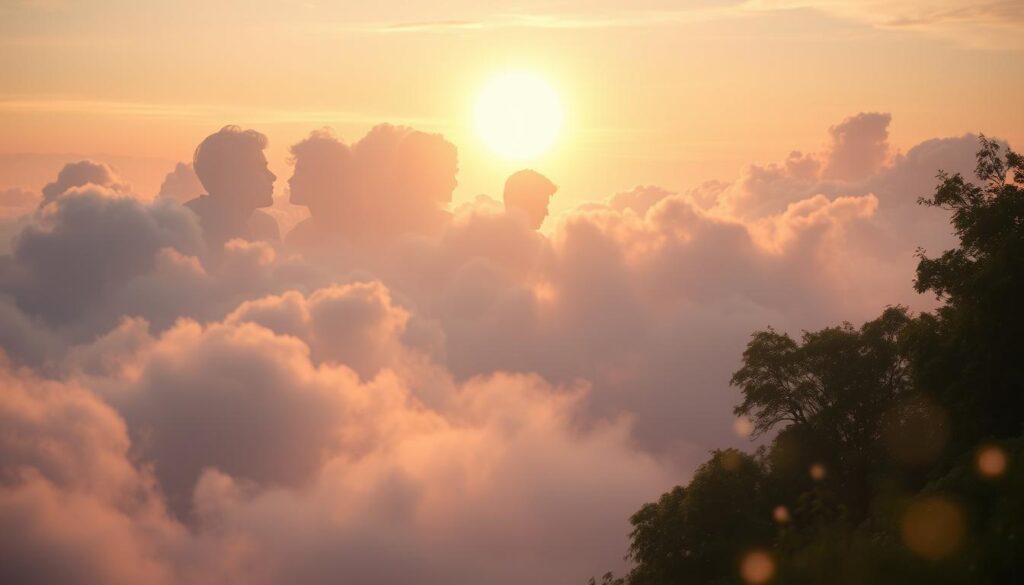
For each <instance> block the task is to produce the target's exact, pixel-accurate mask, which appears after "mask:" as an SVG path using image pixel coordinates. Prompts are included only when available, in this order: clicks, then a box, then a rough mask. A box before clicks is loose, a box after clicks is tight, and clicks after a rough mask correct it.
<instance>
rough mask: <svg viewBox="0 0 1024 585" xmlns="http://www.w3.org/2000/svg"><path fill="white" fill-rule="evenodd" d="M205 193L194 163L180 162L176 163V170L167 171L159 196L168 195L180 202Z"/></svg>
mask: <svg viewBox="0 0 1024 585" xmlns="http://www.w3.org/2000/svg"><path fill="white" fill-rule="evenodd" d="M203 193H204V190H203V184H202V183H201V182H200V181H199V177H198V176H197V175H196V172H195V170H194V169H193V168H192V163H183V162H180V163H178V164H176V165H174V170H173V171H171V172H169V173H167V176H166V177H164V182H163V183H161V184H160V192H159V193H158V194H157V196H158V197H167V198H169V199H173V200H174V201H177V202H179V203H184V202H186V201H189V200H191V199H194V198H196V197H199V196H200V195H202V194H203Z"/></svg>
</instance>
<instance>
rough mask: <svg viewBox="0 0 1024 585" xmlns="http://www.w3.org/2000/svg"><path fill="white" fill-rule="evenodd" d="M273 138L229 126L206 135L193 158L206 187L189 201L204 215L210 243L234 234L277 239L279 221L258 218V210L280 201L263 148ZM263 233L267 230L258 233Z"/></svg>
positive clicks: (214, 245) (216, 245) (220, 243)
mask: <svg viewBox="0 0 1024 585" xmlns="http://www.w3.org/2000/svg"><path fill="white" fill-rule="evenodd" d="M266 146H267V137H266V136H264V135H263V134H260V133H259V132H256V131H255V130H242V129H241V128H239V127H238V126H225V127H223V128H221V129H220V131H218V132H215V133H213V134H211V135H209V136H207V137H206V139H205V140H203V141H202V142H201V143H200V144H199V146H198V147H196V151H195V155H194V156H193V159H192V166H193V168H194V169H195V172H196V176H198V177H199V181H200V182H201V183H202V184H203V188H204V189H206V192H207V195H200V196H199V197H196V198H195V199H192V200H191V201H188V202H186V203H185V206H186V207H188V208H189V209H191V210H192V211H193V212H195V214H196V215H197V216H199V224H200V226H201V227H202V229H203V236H204V237H205V239H206V242H207V245H209V246H210V247H211V248H214V249H217V248H220V247H221V246H223V245H224V243H225V242H226V241H228V240H230V239H232V238H243V239H256V238H257V237H258V238H259V239H271V240H273V239H277V234H276V229H277V225H276V223H274V224H273V226H271V224H270V223H268V222H267V221H266V219H269V220H270V221H272V222H273V218H271V217H269V216H267V217H266V219H264V218H256V219H255V221H253V217H252V216H253V212H254V211H255V210H256V209H258V208H260V207H270V206H271V205H273V204H274V198H273V195H274V180H275V179H276V178H277V177H276V176H274V173H272V172H270V169H269V168H267V157H266V156H264V155H263V149H264V148H266ZM257 232H262V233H257Z"/></svg>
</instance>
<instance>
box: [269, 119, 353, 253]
mask: <svg viewBox="0 0 1024 585" xmlns="http://www.w3.org/2000/svg"><path fill="white" fill-rule="evenodd" d="M290 150H291V155H292V164H293V165H294V167H295V170H294V171H293V172H292V176H291V178H290V179H288V187H289V191H290V193H291V195H290V201H291V203H292V204H293V205H304V206H306V207H308V208H309V214H310V217H309V218H307V219H305V220H303V221H301V222H299V223H298V225H296V226H295V227H294V228H293V229H292V231H291V232H289V233H288V237H287V243H288V245H290V246H296V247H309V246H314V245H316V244H318V243H323V242H326V241H329V240H334V239H336V238H338V237H342V236H343V235H344V234H345V233H346V232H349V235H351V234H350V232H351V229H350V228H351V227H352V226H351V221H346V219H349V220H350V219H351V218H353V217H357V216H358V215H359V214H360V211H361V210H362V208H363V205H362V204H361V203H360V202H359V201H357V200H356V198H355V195H356V194H355V192H354V191H355V186H354V184H353V177H352V174H353V169H352V164H351V162H352V160H351V159H352V154H351V152H350V151H349V148H348V146H346V145H345V144H344V143H343V142H341V141H340V140H338V139H337V138H336V137H335V136H334V134H333V133H332V132H331V130H330V129H327V128H325V129H322V130H316V131H314V132H312V133H311V134H310V135H309V137H308V138H306V139H305V140H303V141H301V142H298V143H296V144H294V145H293V146H292V147H291V149H290Z"/></svg>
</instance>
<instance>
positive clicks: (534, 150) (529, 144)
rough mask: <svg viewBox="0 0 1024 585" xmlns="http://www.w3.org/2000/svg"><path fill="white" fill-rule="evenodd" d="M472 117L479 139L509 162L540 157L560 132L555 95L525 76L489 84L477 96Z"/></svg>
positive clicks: (512, 75) (508, 76)
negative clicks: (474, 118) (508, 159)
mask: <svg viewBox="0 0 1024 585" xmlns="http://www.w3.org/2000/svg"><path fill="white" fill-rule="evenodd" d="M475 114H476V130H477V132H478V133H479V134H480V138H481V139H483V141H484V143H485V144H486V145H487V146H488V147H489V148H490V149H491V150H493V151H494V152H496V153H498V154H500V155H501V156H504V157H506V158H510V159H517V160H523V159H529V158H533V157H536V156H538V155H541V154H543V153H544V152H546V151H547V150H548V149H549V148H551V145H552V144H554V143H555V139H556V138H558V133H559V131H561V129H562V104H561V103H560V102H559V99H558V94H557V93H555V90H554V89H553V88H552V87H551V86H550V85H549V84H548V83H547V82H546V81H544V80H543V79H541V78H540V77H537V76H535V75H531V74H529V73H519V72H517V73H506V74H504V75H502V76H500V77H496V78H494V79H493V80H491V82H490V83H488V84H487V85H486V86H485V87H484V89H483V91H482V92H481V93H480V97H479V99H478V100H477V103H476V112H475Z"/></svg>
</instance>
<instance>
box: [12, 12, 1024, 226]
mask: <svg viewBox="0 0 1024 585" xmlns="http://www.w3.org/2000/svg"><path fill="white" fill-rule="evenodd" d="M0 14H2V16H3V18H2V19H0V22H2V24H0V35H2V40H0V43H2V44H3V46H4V50H3V51H2V52H0V65H2V67H3V69H4V71H6V72H7V74H6V75H5V76H4V79H3V81H2V82H0V129H2V131H0V154H2V155H13V154H24V153H31V154H39V155H45V154H53V153H56V154H67V153H73V154H79V155H94V156H95V155H105V156H108V157H136V158H139V157H141V158H152V159H158V160H159V161H162V162H163V166H167V165H168V164H169V163H171V162H177V161H181V160H188V159H189V158H190V155H191V152H192V150H193V149H194V147H195V145H196V144H197V143H198V142H199V140H201V139H202V137H204V136H205V135H206V134H208V133H210V132H212V131H214V130H216V129H217V128H219V127H220V126H222V125H224V124H226V123H235V124H240V125H242V126H245V127H254V128H258V129H259V130H261V131H262V132H264V133H266V134H267V135H268V136H269V137H270V141H271V148H270V151H269V153H268V156H269V158H270V159H271V164H272V166H273V168H274V169H275V170H278V171H280V172H278V174H279V175H282V176H287V170H288V167H287V147H288V146H289V145H290V144H292V143H294V142H296V141H297V140H298V139H299V138H301V137H302V136H304V135H305V134H306V133H308V132H309V131H310V130H312V129H315V128H318V127H321V126H331V127H333V128H335V130H337V131H338V132H339V133H340V134H341V136H342V137H344V138H346V139H348V140H355V139H356V138H358V137H359V136H361V135H362V134H363V133H365V132H366V130H367V129H369V128H370V127H371V126H373V125H375V124H377V123H380V122H391V123H404V124H411V125H414V126H415V127H417V128H422V129H428V130H431V131H435V132H442V133H444V134H445V136H447V137H449V138H450V139H451V140H452V141H453V142H455V144H456V145H457V146H458V147H459V150H460V163H461V164H460V167H461V172H460V185H459V188H458V190H457V192H456V199H457V200H469V199H471V198H472V197H473V196H475V195H477V194H480V193H488V194H494V193H495V192H497V191H498V190H499V189H500V187H501V183H502V180H503V177H504V176H505V175H507V174H508V173H509V172H511V171H513V170H516V169H515V167H514V164H513V163H510V162H509V161H505V160H503V159H502V158H501V157H498V156H495V155H494V154H493V153H491V152H490V151H488V150H487V149H486V148H484V147H483V145H482V143H481V142H480V140H479V137H478V136H476V134H475V132H474V131H473V127H472V119H471V112H472V108H473V100H474V99H475V98H476V95H477V94H478V93H479V91H480V90H481V88H482V87H483V86H484V84H485V83H486V82H487V80H488V79H489V78H491V77H493V76H494V75H496V74H498V73H500V72H502V71H503V70H507V69H518V70H528V71H532V72H536V73H537V74H538V75H540V76H542V77H544V78H546V79H547V80H548V81H549V83H551V84H552V85H553V86H554V87H555V89H556V90H557V91H558V93H559V94H560V95H561V96H562V99H563V101H564V103H565V107H566V109H567V112H568V113H567V119H566V123H565V129H564V132H563V135H562V137H561V139H560V140H559V142H558V143H557V145H556V148H554V149H553V150H552V151H550V152H549V153H547V154H546V155H545V156H542V157H539V158H538V159H536V160H533V161H528V162H529V163H530V164H531V166H536V167H538V168H539V169H540V170H542V171H543V172H545V173H546V174H548V175H549V176H551V177H552V178H553V179H554V180H555V181H556V183H558V184H559V185H560V186H561V187H562V197H560V198H559V199H558V200H556V202H555V205H556V207H558V208H560V209H562V208H565V207H568V206H571V205H574V204H576V203H578V202H579V201H583V200H593V199H600V198H602V197H605V196H607V195H608V194H609V191H610V192H617V191H622V190H626V189H630V188H632V187H634V186H636V185H638V184H658V185H662V186H665V187H666V188H670V189H673V190H681V189H685V188H689V187H693V186H695V185H697V184H699V183H701V182H703V181H705V180H709V179H719V178H728V177H731V176H734V175H735V174H736V173H737V172H738V171H739V169H740V168H741V167H742V166H743V165H745V164H747V163H749V162H767V161H771V160H777V159H779V158H782V157H784V156H785V155H786V154H788V152H789V150H792V149H796V150H803V151H813V150H816V149H817V148H819V147H820V146H821V145H822V141H823V137H822V129H823V128H827V127H828V126H830V125H832V124H835V123H836V122H837V121H839V120H841V119H843V118H844V117H845V116H848V115H852V114H855V113H857V112H860V111H883V112H889V113H891V114H892V115H893V116H894V119H895V122H894V124H893V126H892V128H891V132H892V142H893V145H894V146H895V147H896V148H900V149H906V148H909V147H910V146H912V145H913V144H916V143H917V142H920V141H921V140H923V139H926V138H929V137H934V136H958V135H962V134H964V133H966V132H988V133H998V134H999V135H1000V136H1002V137H1004V138H1005V139H1007V140H1009V141H1010V142H1011V143H1018V142H1020V141H1021V139H1022V138H1024V113H1022V112H1021V110H1020V107H1019V98H1020V95H1021V91H1022V84H1024V81H1021V80H1022V79H1024V75H1022V73H1024V62H1022V60H1021V59H1020V52H1019V51H1020V50H1021V49H1022V48H1024V47H1022V42H1021V41H1020V35H1019V30H1020V24H1021V22H1022V21H1024V16H1022V13H1021V8H1020V6H1019V4H1018V3H1016V2H1013V1H1003V2H1001V1H994V2H980V3H979V2H964V1H959V0H933V1H926V0H921V1H902V2H876V1H871V0H865V1H860V2H859V1H855V0H836V1H821V2H816V1H812V0H808V1H788V0H786V1H778V2H772V1H762V2H750V1H748V2H735V1H722V2H718V1H713V0H709V1H697V2H692V1H689V0H684V1H661V0H641V1H639V2H630V3H629V4H628V5H624V4H623V3H620V2H612V1H599V2H581V1H575V2H574V1H565V2H513V3H509V2H489V1H484V2H480V1H473V2H469V1H465V2H442V3H438V2H398V3H395V2H374V3H350V2H340V3H332V2H304V3H301V4H298V5H296V3H292V2H215V3H210V2H145V1H143V2H117V1H114V2H110V1H107V2H88V1H83V2H61V1H60V0H52V1H39V2H5V3H4V5H3V6H2V7H0ZM140 137H144V138H145V139H144V140H139V139H138V138H140ZM7 166H11V165H4V167H3V168H6V167H7ZM15 166H18V165H15ZM51 166H52V164H51ZM121 166H124V167H126V169H124V172H126V173H128V174H129V175H137V177H135V176H129V179H130V180H132V182H133V183H135V184H138V185H139V186H140V187H139V188H140V189H142V188H143V187H144V188H145V190H146V191H147V192H150V193H152V192H154V191H155V189H156V187H157V186H158V185H159V178H157V177H158V175H159V172H158V171H155V170H152V169H151V168H150V167H154V166H159V165H156V164H150V165H148V166H147V165H146V164H145V163H143V162H135V163H134V164H131V163H130V164H128V165H125V164H122V165H121ZM128 167H132V168H131V169H130V171H128V170H127V168H128ZM135 167H139V168H138V169H136V168H135ZM13 172H17V171H13ZM25 172H26V171H22V173H25ZM52 172H53V169H51V170H50V172H49V173H48V174H52ZM164 172H166V171H164ZM8 174H9V173H8ZM19 178H20V177H18V176H14V177H11V178H6V177H4V176H0V182H3V183H6V184H17V180H18V179H19ZM26 178H28V177H26ZM33 178H35V177H33ZM36 182H37V183H38V178H36ZM31 186H32V187H37V186H38V185H35V184H33V185H31Z"/></svg>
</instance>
